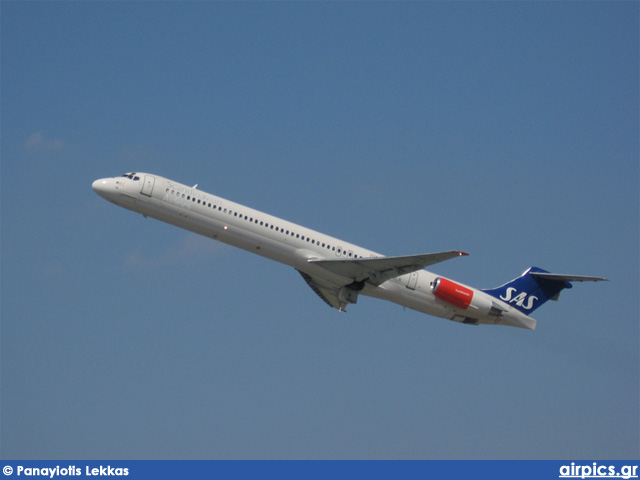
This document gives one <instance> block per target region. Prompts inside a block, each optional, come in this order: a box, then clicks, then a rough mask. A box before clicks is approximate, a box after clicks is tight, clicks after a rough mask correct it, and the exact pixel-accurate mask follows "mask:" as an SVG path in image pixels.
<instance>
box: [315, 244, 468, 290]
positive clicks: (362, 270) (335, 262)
mask: <svg viewBox="0 0 640 480" xmlns="http://www.w3.org/2000/svg"><path fill="white" fill-rule="evenodd" d="M463 255H469V254H468V253H465V252H460V251H458V250H451V251H448V252H439V253H424V254H421V255H407V256H403V257H374V258H353V259H351V258H350V259H348V260H345V259H341V258H335V259H334V258H332V259H319V258H318V259H316V258H311V259H309V260H307V261H308V262H309V263H314V264H316V265H319V266H321V267H322V268H325V269H327V270H329V271H330V272H331V273H335V274H338V275H340V276H343V277H347V278H352V279H353V281H354V282H363V281H365V280H367V281H369V282H370V283H371V284H373V285H380V284H382V283H384V282H386V281H387V280H389V279H391V278H394V277H399V276H400V275H405V274H407V273H411V272H415V271H417V270H420V269H422V268H424V267H428V266H429V265H433V264H435V263H439V262H444V261H445V260H449V259H451V258H455V257H460V256H463ZM312 288H313V287H312ZM316 293H317V292H316ZM325 301H326V300H325Z"/></svg>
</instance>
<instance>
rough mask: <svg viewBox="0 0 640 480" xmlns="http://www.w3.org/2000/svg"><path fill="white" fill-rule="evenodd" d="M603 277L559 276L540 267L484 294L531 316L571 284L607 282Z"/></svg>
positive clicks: (533, 268) (531, 269) (556, 297)
mask: <svg viewBox="0 0 640 480" xmlns="http://www.w3.org/2000/svg"><path fill="white" fill-rule="evenodd" d="M606 280H607V279H606V278H601V277H585V276H581V275H558V274H556V273H549V272H547V271H546V270H542V269H541V268H538V267H531V268H530V269H529V270H527V271H526V272H524V273H523V274H522V275H521V276H520V277H518V278H516V279H514V280H512V281H510V282H509V283H506V284H504V285H502V286H501V287H498V288H494V289H491V290H483V292H485V293H487V294H489V295H491V296H493V297H495V298H498V299H500V300H502V301H503V302H505V303H508V304H509V305H512V306H513V307H514V308H517V309H518V310H520V311H521V312H522V313H524V314H525V315H529V314H530V313H531V312H533V311H534V310H535V309H537V308H538V307H539V306H541V305H542V304H543V303H545V302H546V301H548V300H558V297H559V295H560V292H561V291H562V290H564V289H565V288H572V286H573V285H571V282H600V281H606Z"/></svg>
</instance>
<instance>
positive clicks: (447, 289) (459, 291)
mask: <svg viewBox="0 0 640 480" xmlns="http://www.w3.org/2000/svg"><path fill="white" fill-rule="evenodd" d="M433 294H434V295H435V296H436V297H438V298H439V299H440V300H444V301H445V302H447V303H450V304H451V305H453V306H454V307H458V308H462V309H465V310H466V309H467V308H468V307H469V305H470V304H471V300H472V299H473V290H470V289H468V288H467V287H463V286H462V285H459V284H457V283H455V282H452V281H451V280H447V279H446V278H442V277H438V278H436V281H435V283H434V286H433Z"/></svg>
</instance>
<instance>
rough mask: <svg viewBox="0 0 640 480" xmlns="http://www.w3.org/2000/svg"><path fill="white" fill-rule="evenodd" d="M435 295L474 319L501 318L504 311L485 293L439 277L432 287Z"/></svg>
mask: <svg viewBox="0 0 640 480" xmlns="http://www.w3.org/2000/svg"><path fill="white" fill-rule="evenodd" d="M431 290H432V291H433V295H434V296H435V297H436V298H439V299H440V300H443V301H445V302H447V303H449V304H450V305H453V306H454V307H457V308H459V309H461V310H465V313H464V315H465V316H468V317H472V318H485V317H499V316H501V315H502V314H503V313H504V311H505V310H504V309H503V308H502V307H500V306H499V305H498V304H497V303H496V302H495V301H493V300H492V299H491V297H489V295H486V294H485V293H483V292H474V291H473V290H471V289H470V288H467V287H465V286H464V285H460V284H459V283H456V282H452V281H451V280H447V279H446V278H442V277H438V278H436V279H435V281H434V282H433V284H432V285H431Z"/></svg>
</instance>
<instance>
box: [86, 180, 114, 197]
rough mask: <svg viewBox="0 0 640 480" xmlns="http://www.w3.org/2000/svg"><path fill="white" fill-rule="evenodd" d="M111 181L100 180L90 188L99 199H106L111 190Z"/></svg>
mask: <svg viewBox="0 0 640 480" xmlns="http://www.w3.org/2000/svg"><path fill="white" fill-rule="evenodd" d="M112 183H113V182H112V179H111V178H100V179H98V180H96V181H95V182H93V183H92V184H91V188H93V191H94V192H96V193H97V194H98V195H100V196H101V197H105V198H106V197H107V195H108V194H109V193H110V192H111V190H112V188H111V187H112Z"/></svg>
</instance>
